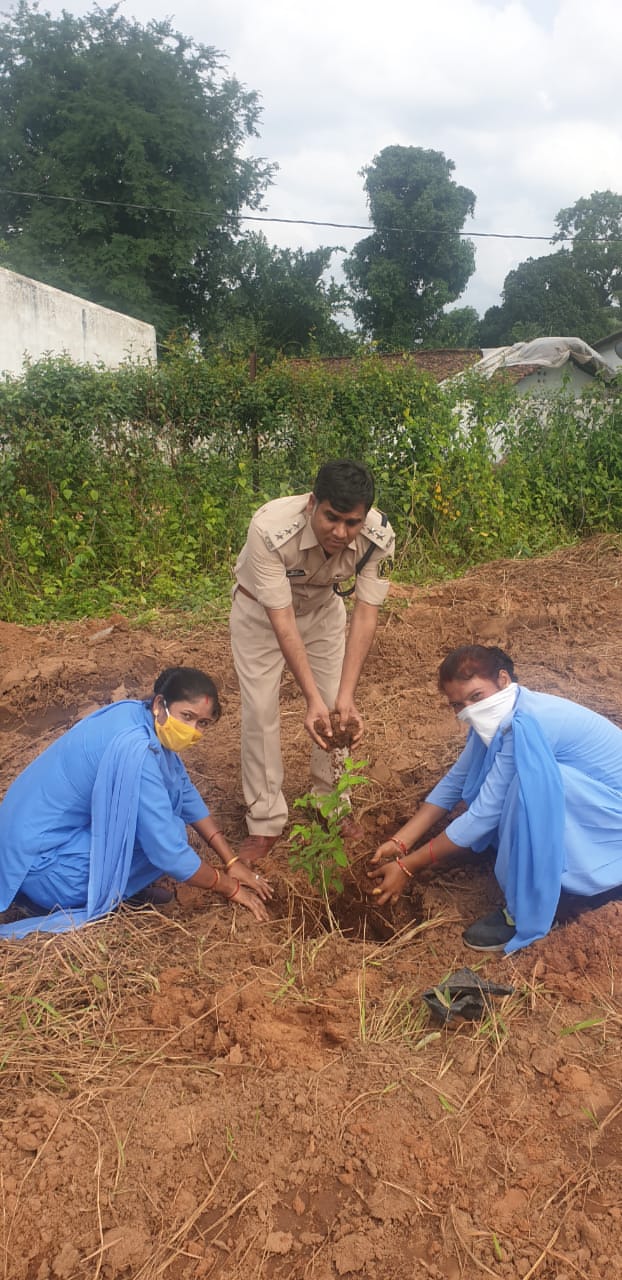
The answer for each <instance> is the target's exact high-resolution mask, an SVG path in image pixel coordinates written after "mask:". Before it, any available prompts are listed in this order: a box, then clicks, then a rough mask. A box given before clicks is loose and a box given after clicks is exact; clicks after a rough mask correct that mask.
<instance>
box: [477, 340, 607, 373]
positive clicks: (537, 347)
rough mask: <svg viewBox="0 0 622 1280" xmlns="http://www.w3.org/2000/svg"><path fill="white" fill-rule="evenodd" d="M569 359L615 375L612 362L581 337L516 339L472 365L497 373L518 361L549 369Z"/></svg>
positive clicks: (583, 365) (591, 369)
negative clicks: (529, 340)
mask: <svg viewBox="0 0 622 1280" xmlns="http://www.w3.org/2000/svg"><path fill="white" fill-rule="evenodd" d="M569 360H572V361H574V363H575V364H578V365H579V366H580V367H581V368H583V369H585V371H586V372H587V373H598V372H601V373H603V374H604V375H605V377H606V378H611V377H614V376H615V375H614V373H613V370H612V369H611V366H610V365H608V364H607V362H606V361H605V360H603V358H602V356H599V354H598V352H597V351H594V349H593V347H590V346H588V344H587V342H583V341H582V339H581V338H534V339H533V340H532V341H531V342H515V343H514V345H513V346H511V347H495V349H494V351H490V352H489V353H488V355H486V356H484V358H483V360H478V362H477V364H474V365H473V366H472V368H473V370H475V372H476V373H485V374H488V375H490V374H493V373H496V372H497V370H498V369H504V368H511V367H512V366H513V365H517V364H521V365H522V364H537V365H543V366H544V367H545V368H548V369H561V367H562V365H564V364H567V362H568V361H569Z"/></svg>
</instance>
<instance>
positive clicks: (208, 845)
mask: <svg viewBox="0 0 622 1280" xmlns="http://www.w3.org/2000/svg"><path fill="white" fill-rule="evenodd" d="M221 835H222V831H212V834H211V836H208V837H207V840H206V841H205V843H206V845H207V847H208V849H211V847H212V840H214V839H215V837H216V836H221Z"/></svg>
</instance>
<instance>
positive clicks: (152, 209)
mask: <svg viewBox="0 0 622 1280" xmlns="http://www.w3.org/2000/svg"><path fill="white" fill-rule="evenodd" d="M0 195H5V196H23V197H24V198H25V199H28V200H56V201H60V202H65V203H67V204H86V205H102V206H104V207H105V208H110V209H134V210H136V211H137V212H140V213H169V214H178V215H179V216H180V217H188V215H196V216H198V217H204V218H209V217H212V216H213V215H212V213H211V211H210V210H209V209H197V208H188V209H178V208H175V207H172V206H167V205H156V204H135V203H134V202H131V201H129V200H97V199H94V198H92V197H90V196H58V195H53V194H51V193H50V192H47V191H16V190H14V189H13V188H11V187H2V188H0ZM235 217H236V219H237V220H239V221H240V222H268V223H272V222H274V223H282V224H284V225H286V226H294V227H331V228H333V229H335V230H339V231H369V232H372V233H374V232H376V233H377V231H378V228H376V227H373V226H369V225H365V224H364V223H359V222H329V221H325V220H323V219H319V218H279V217H273V216H271V215H267V214H253V213H241V214H237V215H235ZM382 231H383V232H390V233H391V234H404V233H407V234H408V235H419V236H434V235H436V236H442V235H443V234H444V232H443V229H442V228H434V227H382ZM452 234H457V235H459V236H461V237H464V238H466V239H467V240H469V239H473V240H539V241H542V242H544V243H547V244H552V243H555V244H558V243H573V242H574V241H575V240H579V241H580V242H581V243H582V244H611V245H619V244H622V240H620V239H615V238H612V237H609V236H590V237H589V239H588V238H587V237H584V236H580V235H575V236H571V235H562V234H560V233H556V234H555V235H554V236H553V235H532V234H527V233H525V232H519V231H458V232H456V233H453V232H452Z"/></svg>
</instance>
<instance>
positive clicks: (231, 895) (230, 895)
mask: <svg viewBox="0 0 622 1280" xmlns="http://www.w3.org/2000/svg"><path fill="white" fill-rule="evenodd" d="M236 885H237V888H235V889H234V890H233V893H226V894H225V898H226V899H227V902H233V899H234V898H237V895H238V893H239V892H240V889H241V888H242V886H241V884H240V881H239V880H236Z"/></svg>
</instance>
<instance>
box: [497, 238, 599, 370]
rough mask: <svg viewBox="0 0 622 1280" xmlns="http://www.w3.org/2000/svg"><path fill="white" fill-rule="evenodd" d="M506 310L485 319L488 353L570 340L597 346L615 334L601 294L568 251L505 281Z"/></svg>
mask: <svg viewBox="0 0 622 1280" xmlns="http://www.w3.org/2000/svg"><path fill="white" fill-rule="evenodd" d="M501 296H502V304H501V306H496V307H490V308H489V310H488V311H487V312H486V314H485V315H484V317H483V319H482V322H481V326H480V332H479V340H480V343H481V345H482V346H484V347H496V346H506V345H511V344H512V343H513V342H527V341H529V339H531V338H539V337H551V336H558V335H565V336H567V337H575V338H583V340H584V341H585V342H596V341H597V340H598V339H599V338H602V337H604V336H605V334H606V333H608V332H609V330H610V329H611V328H612V325H611V322H610V319H609V314H608V312H607V311H606V309H604V308H603V307H602V306H601V305H600V298H599V295H598V291H597V290H596V288H595V286H594V284H593V283H592V281H591V280H590V279H589V277H588V276H587V275H586V274H585V272H584V271H582V270H581V269H580V268H579V267H578V266H577V264H576V262H575V260H574V255H573V254H571V253H570V252H569V251H568V250H567V249H562V250H560V251H559V252H558V253H548V254H545V255H544V256H543V257H542V258H527V260H526V261H525V262H521V263H520V265H519V266H518V267H516V269H515V270H514V271H510V272H509V273H508V275H507V276H506V277H505V281H504V284H503V290H502V295H501Z"/></svg>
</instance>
